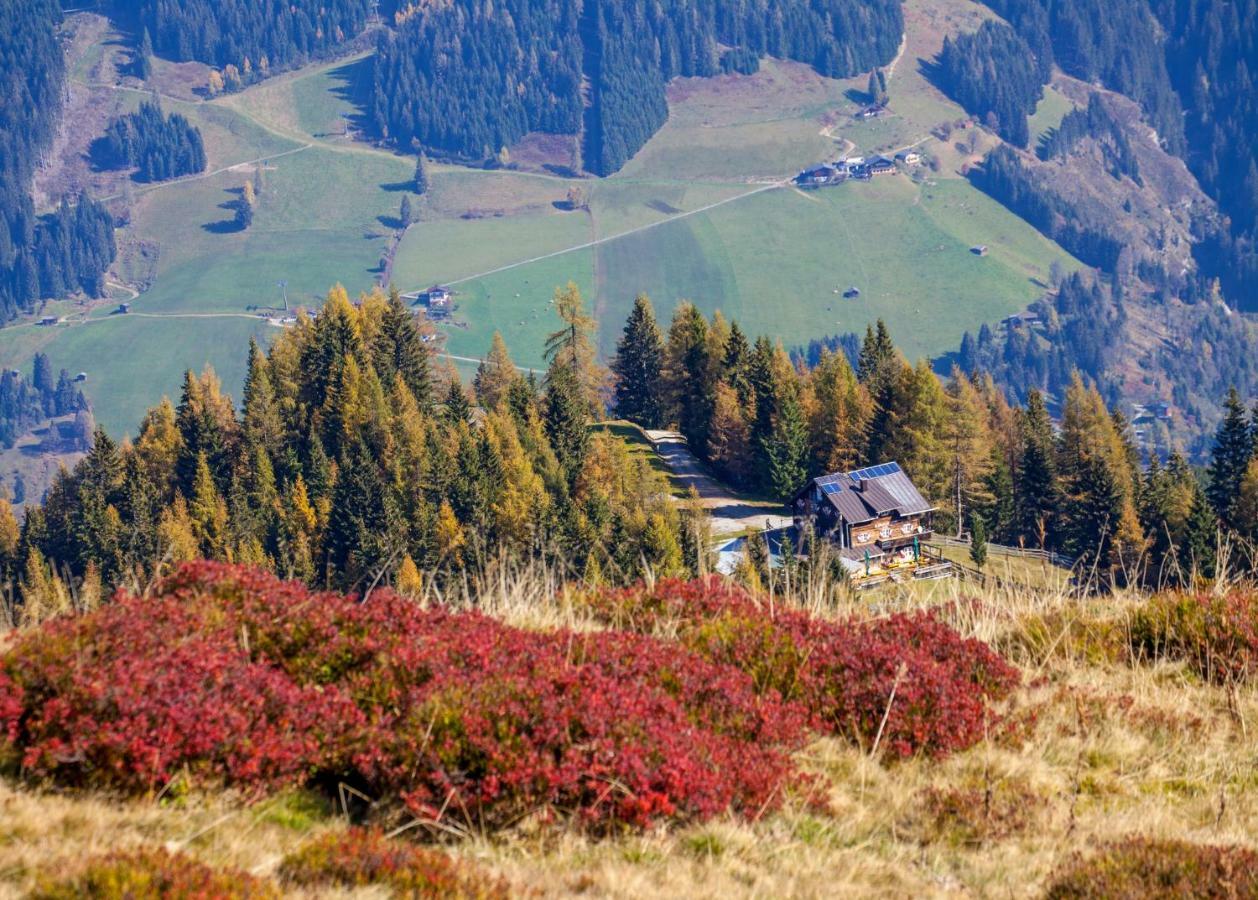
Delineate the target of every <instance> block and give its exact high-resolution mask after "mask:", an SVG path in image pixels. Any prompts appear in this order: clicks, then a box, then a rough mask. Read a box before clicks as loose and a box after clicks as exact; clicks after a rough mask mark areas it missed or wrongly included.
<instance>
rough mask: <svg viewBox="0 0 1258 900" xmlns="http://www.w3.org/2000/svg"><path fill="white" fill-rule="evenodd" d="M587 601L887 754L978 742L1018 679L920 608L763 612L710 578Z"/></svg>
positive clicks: (987, 651) (936, 751)
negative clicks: (854, 615) (876, 614)
mask: <svg viewBox="0 0 1258 900" xmlns="http://www.w3.org/2000/svg"><path fill="white" fill-rule="evenodd" d="M589 603H590V604H591V606H592V608H593V609H595V610H596V611H597V612H598V613H599V614H600V615H601V616H602V617H603V618H604V619H605V620H606V621H608V622H609V623H612V624H614V625H616V626H618V627H629V628H634V629H637V630H640V631H645V632H651V631H654V630H664V631H669V632H670V633H672V632H675V633H677V634H678V635H679V637H680V639H681V641H682V642H683V643H684V644H686V645H687V646H689V647H691V648H692V649H694V650H695V651H696V652H698V653H700V654H701V655H702V656H704V657H705V658H707V659H710V660H712V661H714V662H718V663H722V664H726V665H729V666H733V667H736V668H738V669H741V670H742V671H744V672H746V673H747V674H749V675H750V676H751V678H752V681H753V683H754V685H755V686H756V689H757V690H759V691H762V692H764V691H775V692H777V693H778V694H780V695H781V696H783V697H785V698H786V699H787V700H789V701H798V702H800V703H802V704H803V706H804V707H805V708H806V709H807V711H808V714H809V715H810V717H811V719H812V722H813V724H814V726H815V727H818V728H820V729H822V730H825V731H829V732H832V733H834V734H839V735H844V736H846V737H849V738H851V739H854V740H856V741H859V742H861V743H862V744H863V745H865V746H869V745H871V744H872V743H873V742H874V741H875V740H879V741H880V747H882V748H884V749H885V750H886V751H887V752H888V753H891V754H892V755H895V756H909V755H912V754H914V753H918V752H924V753H928V754H931V755H941V754H946V753H950V752H953V751H956V750H962V749H965V748H966V747H969V746H971V745H972V744H974V743H976V742H977V741H979V740H981V739H982V738H983V736H984V734H985V732H986V729H987V726H988V724H989V723H990V721H991V712H990V704H991V703H992V702H993V701H997V700H1000V699H1003V698H1004V697H1005V696H1007V695H1008V694H1009V692H1010V691H1011V690H1012V689H1013V687H1014V686H1016V685H1017V683H1018V681H1019V677H1018V674H1017V671H1016V670H1015V669H1014V668H1013V667H1012V666H1011V665H1009V663H1007V662H1006V661H1005V660H1004V659H1003V658H1001V657H1000V656H999V655H998V654H996V653H995V652H994V651H993V650H992V649H991V648H989V647H988V646H987V645H986V644H984V643H982V642H981V641H977V640H972V639H965V638H962V637H961V636H960V635H959V634H957V632H956V631H954V630H953V629H952V628H950V627H948V626H947V625H945V624H943V623H942V622H940V621H938V620H937V619H936V618H935V617H934V616H933V615H931V614H930V613H916V614H914V615H895V616H891V617H890V618H886V619H879V620H875V621H871V622H826V621H823V620H820V619H815V618H813V617H811V616H808V615H806V614H804V613H802V612H799V611H797V610H789V609H788V610H781V609H778V610H775V611H773V612H771V611H770V610H769V609H767V608H766V607H764V606H762V605H761V604H760V603H758V602H757V601H756V599H755V598H753V597H752V596H751V595H749V594H747V593H746V592H744V591H742V590H741V589H739V588H737V587H734V586H732V585H730V584H729V583H727V582H725V581H722V580H721V579H718V578H711V579H707V580H702V581H690V582H685V581H677V580H664V581H661V582H658V583H657V584H656V585H655V587H654V589H652V590H647V589H646V588H644V587H637V588H630V589H627V590H622V591H616V592H610V593H604V594H599V595H595V596H593V597H591V598H589ZM893 690H894V697H893V696H892V692H893ZM884 716H885V719H886V721H885V724H884V722H883V719H884ZM880 733H881V737H879V734H880Z"/></svg>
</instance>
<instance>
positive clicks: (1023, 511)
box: [1014, 390, 1058, 549]
mask: <svg viewBox="0 0 1258 900" xmlns="http://www.w3.org/2000/svg"><path fill="white" fill-rule="evenodd" d="M1018 443H1019V452H1018V478H1017V481H1016V484H1015V495H1014V530H1015V534H1016V536H1017V538H1018V539H1019V540H1021V541H1023V542H1027V543H1030V545H1031V546H1036V547H1039V546H1040V545H1041V543H1042V542H1044V541H1046V540H1048V538H1049V536H1050V535H1051V534H1052V532H1053V530H1054V529H1053V528H1052V525H1053V521H1054V517H1055V515H1056V512H1057V501H1058V497H1057V465H1056V449H1055V446H1054V443H1055V439H1054V437H1053V423H1052V420H1051V419H1050V418H1049V416H1048V409H1047V408H1046V407H1045V405H1044V396H1043V395H1042V394H1041V393H1040V392H1039V391H1038V390H1032V391H1031V392H1030V395H1029V396H1028V397H1027V405H1026V409H1025V410H1023V412H1022V414H1021V415H1020V416H1019V420H1018ZM1040 549H1043V547H1040Z"/></svg>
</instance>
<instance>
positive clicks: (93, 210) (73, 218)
mask: <svg viewBox="0 0 1258 900" xmlns="http://www.w3.org/2000/svg"><path fill="white" fill-rule="evenodd" d="M60 22H61V7H60V6H59V5H58V4H57V3H56V0H32V2H30V3H24V4H19V5H17V6H16V7H14V8H12V9H10V10H8V13H7V15H6V26H7V27H6V28H4V29H0V323H3V322H6V321H8V320H10V319H12V318H14V317H15V316H17V315H18V313H20V312H25V311H30V310H32V309H33V308H34V305H35V303H36V302H37V301H38V300H40V299H41V298H44V297H56V296H60V295H62V294H63V293H65V292H67V291H75V290H82V291H84V292H85V293H88V294H92V295H97V294H99V293H100V291H101V289H102V277H103V274H104V272H105V269H107V268H108V267H109V264H110V263H111V262H112V261H113V258H114V254H115V253H116V248H115V246H114V236H113V222H112V220H111V218H110V216H109V213H108V211H106V210H105V209H104V208H103V207H101V206H100V205H99V204H96V203H94V202H92V201H90V200H88V199H86V198H85V197H81V198H79V199H78V200H77V201H76V202H73V203H72V202H70V201H69V200H63V202H62V204H61V206H60V208H59V209H57V210H56V211H55V212H53V213H51V214H50V215H48V216H45V217H40V216H39V215H38V214H37V213H36V210H35V207H34V204H33V203H32V201H31V196H30V184H31V178H32V177H33V175H34V172H35V168H36V166H37V165H38V164H39V160H40V156H41V154H43V153H44V152H45V151H46V150H47V149H48V147H49V146H50V145H51V143H52V140H53V136H54V134H55V133H56V128H57V121H58V118H59V115H60V112H61V96H62V91H63V88H64V85H65V60H64V59H63V57H62V52H61V45H60V44H59V43H58V41H57V36H56V26H57V25H58V24H59V23H60Z"/></svg>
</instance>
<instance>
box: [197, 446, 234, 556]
mask: <svg viewBox="0 0 1258 900" xmlns="http://www.w3.org/2000/svg"><path fill="white" fill-rule="evenodd" d="M188 516H189V518H190V519H191V522H192V533H193V535H194V537H195V538H196V541H197V544H198V546H199V547H200V553H201V555H202V556H207V557H209V558H211V559H214V558H217V557H218V556H219V555H220V554H221V553H222V552H223V549H224V548H225V546H226V541H227V526H228V518H227V504H226V502H224V500H223V498H222V496H220V494H219V492H218V487H217V485H215V484H214V478H213V476H212V475H211V474H210V466H209V462H208V460H207V458H206V455H205V451H201V452H200V453H198V454H197V465H196V476H195V478H194V480H193V486H192V502H191V503H190V504H189V505H188Z"/></svg>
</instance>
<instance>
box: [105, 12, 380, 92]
mask: <svg viewBox="0 0 1258 900" xmlns="http://www.w3.org/2000/svg"><path fill="white" fill-rule="evenodd" d="M371 6H372V3H371V0H112V2H110V3H109V7H110V9H111V11H112V12H113V13H114V15H115V16H117V17H118V18H119V19H121V20H122V21H123V22H125V23H126V24H127V25H128V26H129V27H132V28H134V29H135V31H136V32H137V33H139V32H140V31H141V30H142V29H148V31H149V33H150V34H151V35H152V40H153V47H154V49H155V50H156V51H157V53H158V54H159V55H160V56H164V57H167V58H169V59H173V60H175V61H176V62H187V61H189V60H197V61H199V62H203V63H208V64H209V65H212V66H218V67H220V68H226V67H227V66H233V67H235V69H236V70H238V71H239V72H240V73H241V76H242V77H243V78H244V80H245V81H248V80H250V77H252V76H253V75H254V73H257V75H259V76H264V75H265V74H266V73H267V71H268V70H269V69H270V68H272V67H278V66H288V65H292V64H294V63H300V62H303V61H304V60H306V59H309V58H310V57H312V56H316V55H318V54H320V53H324V52H327V51H329V50H331V49H333V48H335V47H336V46H337V45H339V44H343V43H344V42H345V41H347V40H349V39H351V38H353V37H355V36H356V35H358V34H359V33H360V32H361V31H362V30H363V29H364V28H366V27H367V19H368V16H369V14H370V11H371Z"/></svg>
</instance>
